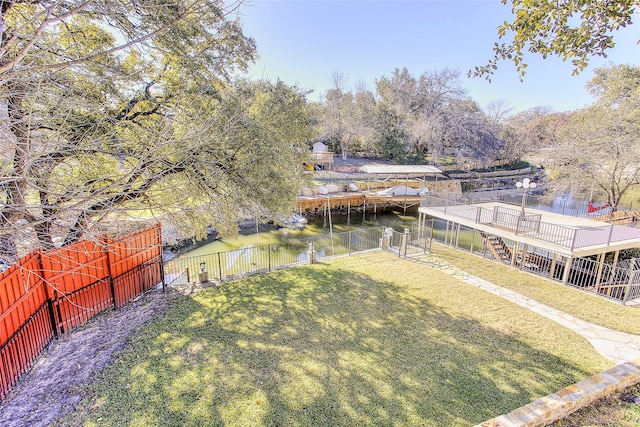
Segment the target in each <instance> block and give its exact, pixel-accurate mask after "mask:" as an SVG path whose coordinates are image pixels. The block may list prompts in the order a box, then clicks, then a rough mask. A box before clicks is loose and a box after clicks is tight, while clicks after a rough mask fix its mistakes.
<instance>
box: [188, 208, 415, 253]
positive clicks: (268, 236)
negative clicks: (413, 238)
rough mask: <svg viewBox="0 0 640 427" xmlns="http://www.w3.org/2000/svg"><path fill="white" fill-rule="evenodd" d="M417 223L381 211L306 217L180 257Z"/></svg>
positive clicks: (412, 213) (409, 214)
mask: <svg viewBox="0 0 640 427" xmlns="http://www.w3.org/2000/svg"><path fill="white" fill-rule="evenodd" d="M417 220H418V212H417V210H412V211H407V213H403V212H402V211H400V212H398V211H394V212H383V213H378V214H376V215H374V214H373V213H368V214H364V215H363V214H362V213H354V212H352V214H351V215H349V216H346V215H336V214H333V215H332V216H331V221H329V217H328V216H326V217H320V218H308V224H307V225H306V226H305V227H304V228H280V229H277V230H270V231H263V232H260V233H251V234H246V235H240V236H238V237H237V238H235V239H224V240H215V241H213V242H211V243H207V244H204V245H202V246H200V247H198V248H196V249H192V250H190V251H188V252H186V253H184V254H183V255H182V257H194V256H202V255H206V254H212V253H216V252H226V251H232V250H236V249H241V248H247V247H252V246H260V245H278V244H282V243H286V242H287V241H290V240H294V239H300V238H305V237H312V236H317V235H319V234H325V233H329V232H331V231H333V232H334V233H340V232H343V231H349V230H354V229H357V228H363V227H379V226H385V227H392V228H394V229H395V230H397V231H403V230H404V229H405V228H411V223H412V222H415V221H417Z"/></svg>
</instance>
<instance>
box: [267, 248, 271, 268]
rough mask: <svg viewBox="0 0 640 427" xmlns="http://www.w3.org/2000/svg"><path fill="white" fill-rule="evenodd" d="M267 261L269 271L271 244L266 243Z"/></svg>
mask: <svg viewBox="0 0 640 427" xmlns="http://www.w3.org/2000/svg"><path fill="white" fill-rule="evenodd" d="M267 262H268V264H269V271H271V245H267Z"/></svg>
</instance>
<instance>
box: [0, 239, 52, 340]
mask: <svg viewBox="0 0 640 427" xmlns="http://www.w3.org/2000/svg"><path fill="white" fill-rule="evenodd" d="M39 257H40V251H35V252H32V253H31V254H29V255H27V256H25V257H24V258H22V259H21V260H20V261H18V262H17V263H16V264H14V265H12V266H10V267H9V268H8V269H7V270H5V271H4V272H3V273H2V274H0V345H1V344H3V343H4V342H6V340H7V339H8V338H9V337H10V336H11V335H13V334H14V333H15V332H16V331H17V330H18V328H19V327H20V326H21V325H22V324H23V323H25V322H26V321H27V319H28V318H29V316H31V315H32V314H33V313H34V312H35V311H36V310H37V308H38V307H40V305H42V303H43V302H44V301H45V300H46V299H47V296H46V293H45V290H44V288H43V286H42V284H43V278H42V275H41V274H40V273H39V272H40V258H39Z"/></svg>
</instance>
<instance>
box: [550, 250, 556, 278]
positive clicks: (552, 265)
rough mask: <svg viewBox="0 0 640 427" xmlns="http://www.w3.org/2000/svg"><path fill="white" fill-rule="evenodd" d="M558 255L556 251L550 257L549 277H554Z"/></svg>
mask: <svg viewBox="0 0 640 427" xmlns="http://www.w3.org/2000/svg"><path fill="white" fill-rule="evenodd" d="M557 257H558V254H557V253H555V252H554V253H553V257H552V258H551V268H549V277H550V278H551V279H553V278H554V276H555V273H556V259H557Z"/></svg>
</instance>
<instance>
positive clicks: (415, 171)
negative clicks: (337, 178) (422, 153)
mask: <svg viewBox="0 0 640 427" xmlns="http://www.w3.org/2000/svg"><path fill="white" fill-rule="evenodd" d="M360 170H361V171H362V172H366V173H369V174H372V175H392V176H396V177H406V178H410V177H418V176H429V175H432V176H435V175H437V174H440V173H442V171H441V170H440V169H438V168H437V167H435V166H429V165H379V164H368V165H364V166H362V167H361V168H360Z"/></svg>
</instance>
